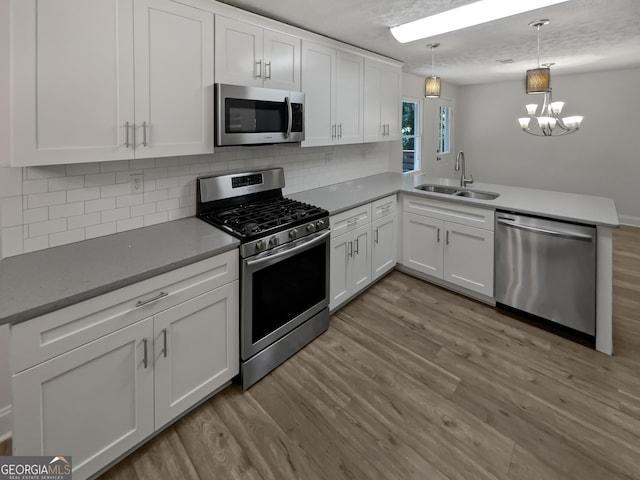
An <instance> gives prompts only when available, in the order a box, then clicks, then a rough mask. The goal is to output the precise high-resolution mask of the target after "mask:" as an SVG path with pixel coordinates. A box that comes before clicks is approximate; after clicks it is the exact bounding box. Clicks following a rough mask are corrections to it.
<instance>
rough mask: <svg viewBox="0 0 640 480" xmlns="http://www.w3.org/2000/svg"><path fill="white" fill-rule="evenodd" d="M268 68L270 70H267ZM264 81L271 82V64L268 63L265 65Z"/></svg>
mask: <svg viewBox="0 0 640 480" xmlns="http://www.w3.org/2000/svg"><path fill="white" fill-rule="evenodd" d="M267 68H268V69H269V70H267ZM264 79H265V80H271V62H266V63H265V64H264Z"/></svg>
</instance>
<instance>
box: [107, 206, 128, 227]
mask: <svg viewBox="0 0 640 480" xmlns="http://www.w3.org/2000/svg"><path fill="white" fill-rule="evenodd" d="M130 212H131V211H130V210H129V207H124V208H116V209H114V210H104V211H103V212H101V213H100V214H101V215H102V217H101V219H102V223H108V222H115V221H117V220H121V219H123V218H129V217H130V216H131V214H130Z"/></svg>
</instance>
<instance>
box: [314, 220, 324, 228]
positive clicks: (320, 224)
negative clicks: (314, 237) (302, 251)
mask: <svg viewBox="0 0 640 480" xmlns="http://www.w3.org/2000/svg"><path fill="white" fill-rule="evenodd" d="M316 228H317V229H318V230H322V229H323V228H324V220H318V221H317V222H316Z"/></svg>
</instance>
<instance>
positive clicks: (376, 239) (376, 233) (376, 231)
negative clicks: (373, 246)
mask: <svg viewBox="0 0 640 480" xmlns="http://www.w3.org/2000/svg"><path fill="white" fill-rule="evenodd" d="M373 241H374V242H376V243H378V229H377V228H376V229H375V230H374V231H373Z"/></svg>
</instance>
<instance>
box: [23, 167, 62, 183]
mask: <svg viewBox="0 0 640 480" xmlns="http://www.w3.org/2000/svg"><path fill="white" fill-rule="evenodd" d="M25 170H26V174H25V177H26V178H25V179H26V180H38V179H40V178H53V177H64V176H65V175H66V168H65V166H64V165H51V166H48V167H26V168H25Z"/></svg>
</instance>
